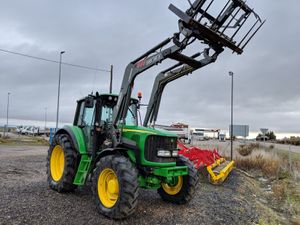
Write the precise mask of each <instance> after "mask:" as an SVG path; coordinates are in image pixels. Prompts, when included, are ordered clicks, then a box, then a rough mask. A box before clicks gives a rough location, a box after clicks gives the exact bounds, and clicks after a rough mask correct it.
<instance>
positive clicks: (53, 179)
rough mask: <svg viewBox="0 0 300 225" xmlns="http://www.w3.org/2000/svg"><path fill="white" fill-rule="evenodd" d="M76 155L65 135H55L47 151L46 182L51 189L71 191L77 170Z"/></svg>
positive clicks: (68, 138)
mask: <svg viewBox="0 0 300 225" xmlns="http://www.w3.org/2000/svg"><path fill="white" fill-rule="evenodd" d="M78 157H79V156H78V154H77V151H76V149H74V148H73V146H72V144H71V140H70V137H69V136H68V135H65V134H59V135H55V136H54V139H53V143H52V144H51V146H50V148H49V150H48V157H47V180H48V184H49V186H50V188H51V189H53V190H55V191H58V192H68V191H73V190H74V189H75V188H76V187H77V186H76V185H74V184H73V181H74V178H75V175H76V171H77V168H78Z"/></svg>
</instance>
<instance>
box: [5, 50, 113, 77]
mask: <svg viewBox="0 0 300 225" xmlns="http://www.w3.org/2000/svg"><path fill="white" fill-rule="evenodd" d="M0 51H1V52H5V53H10V54H14V55H19V56H24V57H27V58H31V59H36V60H42V61H46V62H52V63H58V64H59V61H56V60H52V59H46V58H42V57H37V56H33V55H28V54H23V53H20V52H13V51H9V50H5V49H0ZM61 64H63V65H66V66H72V67H77V68H81V69H87V70H95V71H101V72H107V73H109V72H110V70H106V69H100V68H94V67H90V66H83V65H78V64H72V63H65V62H61Z"/></svg>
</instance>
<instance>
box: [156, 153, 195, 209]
mask: <svg viewBox="0 0 300 225" xmlns="http://www.w3.org/2000/svg"><path fill="white" fill-rule="evenodd" d="M177 165H178V166H187V167H188V171H189V174H188V175H186V176H178V177H173V179H172V181H171V182H169V183H162V184H161V187H160V188H159V189H158V190H157V192H158V194H159V195H160V197H161V198H162V199H163V200H164V201H168V202H172V203H176V204H184V203H187V202H188V201H190V200H191V198H192V197H193V194H194V192H195V187H196V185H197V183H198V180H199V176H198V173H197V170H196V169H195V167H194V165H193V163H192V162H191V161H190V160H188V159H187V158H185V157H183V156H180V157H179V158H178V162H177Z"/></svg>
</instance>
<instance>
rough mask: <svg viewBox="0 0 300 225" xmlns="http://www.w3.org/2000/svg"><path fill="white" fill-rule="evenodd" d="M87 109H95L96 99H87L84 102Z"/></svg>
mask: <svg viewBox="0 0 300 225" xmlns="http://www.w3.org/2000/svg"><path fill="white" fill-rule="evenodd" d="M84 106H85V108H94V98H92V97H86V98H85V100H84Z"/></svg>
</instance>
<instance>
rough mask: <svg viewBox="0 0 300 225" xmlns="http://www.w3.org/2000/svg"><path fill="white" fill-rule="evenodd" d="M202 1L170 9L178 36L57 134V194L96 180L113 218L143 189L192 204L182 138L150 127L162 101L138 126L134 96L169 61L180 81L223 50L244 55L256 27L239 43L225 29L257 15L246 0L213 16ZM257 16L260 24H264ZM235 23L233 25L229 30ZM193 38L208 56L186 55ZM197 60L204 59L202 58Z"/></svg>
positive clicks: (86, 103) (87, 103)
mask: <svg viewBox="0 0 300 225" xmlns="http://www.w3.org/2000/svg"><path fill="white" fill-rule="evenodd" d="M189 2H190V1H189ZM211 2H213V0H212V1H211ZM190 3H191V2H190ZM205 3H206V0H195V1H194V3H193V4H191V5H190V8H189V9H188V10H187V11H185V12H183V11H181V10H180V9H178V8H177V7H175V6H174V5H170V7H169V9H170V10H171V11H172V12H174V13H175V14H176V15H177V16H178V17H179V18H180V19H179V32H177V33H175V34H174V35H173V36H172V37H171V38H167V39H166V40H164V41H163V42H161V43H160V44H158V45H156V46H155V47H153V48H152V49H150V50H149V51H147V52H146V53H145V54H143V55H141V56H140V57H138V58H137V59H135V60H133V61H132V62H130V63H129V64H128V66H127V67H126V70H125V74H124V77H123V81H122V86H121V89H120V92H119V94H118V95H114V94H99V93H96V94H95V95H88V96H87V97H85V98H83V99H81V100H79V101H78V102H77V109H76V113H75V118H74V122H73V125H72V126H65V127H63V128H61V129H59V130H57V131H56V133H55V135H54V137H53V141H52V143H51V145H50V148H49V151H48V160H47V174H48V183H49V186H50V187H51V188H52V189H54V190H56V191H58V192H68V191H72V190H74V189H76V188H77V187H78V186H83V185H85V184H87V183H88V182H89V181H91V183H92V191H93V194H94V198H95V201H96V204H97V205H98V209H99V211H100V212H101V213H102V214H103V215H105V216H107V217H110V218H114V219H120V218H125V217H127V216H129V215H130V214H131V213H133V211H134V208H135V206H136V205H137V199H138V195H139V189H140V188H146V189H155V190H157V192H158V194H159V195H160V196H161V198H162V199H163V200H165V201H168V202H172V203H176V204H184V203H187V202H188V201H189V200H191V198H192V197H193V194H194V191H195V187H196V185H197V183H198V175H197V171H196V169H195V168H194V166H193V164H192V163H191V162H190V161H189V160H188V159H186V158H184V157H182V156H178V149H177V136H176V135H174V134H172V133H169V132H167V131H162V130H158V129H154V128H153V127H151V126H149V127H147V124H148V121H149V118H150V121H151V120H152V118H153V116H154V117H155V118H156V115H157V112H156V111H158V105H159V101H160V97H159V98H158V101H155V102H156V103H155V104H153V103H152V104H150V105H152V106H155V107H154V108H155V109H154V111H153V110H152V109H151V110H150V111H149V113H147V115H146V120H145V122H144V126H139V125H138V111H139V108H140V105H141V104H140V99H135V98H132V97H131V94H132V89H133V85H134V81H135V78H136V77H137V76H138V75H139V74H141V73H142V72H144V71H145V70H148V69H150V68H151V67H153V66H154V65H157V64H160V63H161V62H163V61H164V60H165V59H171V60H175V61H176V64H175V65H174V67H172V68H169V69H167V71H172V69H174V68H178V67H180V66H181V65H182V66H183V67H182V73H181V72H180V73H178V74H179V76H181V75H183V74H188V73H191V72H193V71H195V70H197V69H199V68H202V67H204V66H206V65H208V64H210V63H212V62H214V61H215V60H216V59H217V56H218V55H219V54H220V53H221V52H222V51H223V50H224V47H228V48H230V49H231V50H233V51H234V52H236V53H238V54H241V53H242V52H243V48H244V47H245V46H246V44H247V43H248V42H249V40H250V39H251V38H252V37H253V35H254V34H253V35H250V37H248V38H247V36H248V35H249V34H250V33H251V31H252V30H253V29H254V27H255V26H253V27H252V28H251V29H250V31H249V32H247V35H246V36H245V37H244V38H243V40H242V41H241V42H240V43H239V44H237V42H236V41H233V38H229V37H228V36H226V32H225V31H226V30H227V28H228V29H229V28H234V27H235V28H237V31H236V32H238V31H239V30H240V28H241V27H242V26H243V24H244V22H245V21H246V20H247V19H248V18H249V17H250V15H251V14H253V13H254V12H253V10H252V9H250V8H249V7H248V6H247V5H246V4H245V3H244V1H242V0H229V1H228V3H227V4H226V6H225V7H224V8H223V10H222V11H221V12H220V14H219V15H218V16H217V17H213V16H212V15H210V14H209V12H208V8H209V7H207V4H205ZM210 5H211V3H210V4H209V6H210ZM236 11H238V12H243V14H241V15H240V18H238V19H235V20H234V19H232V18H235V17H236V16H237V15H239V14H238V13H236V14H235V12H236ZM233 15H235V16H233ZM254 15H255V18H256V20H257V22H256V23H255V25H256V24H261V25H262V24H263V23H262V22H261V20H260V19H259V17H258V16H257V15H256V14H255V13H254ZM202 19H203V21H202ZM204 21H205V22H204ZM231 21H235V23H236V25H235V26H231V25H230V23H231ZM261 25H260V26H259V27H258V28H257V30H258V29H259V28H260V27H261ZM223 29H224V30H223ZM257 30H255V31H254V32H255V33H256V31H257ZM233 35H234V36H235V34H234V33H233ZM194 41H201V43H203V44H204V45H205V46H206V47H205V49H204V51H202V52H200V53H196V54H194V55H192V56H187V55H185V54H183V50H184V49H185V48H187V46H189V45H191V44H192V43H193V42H194ZM243 42H244V43H245V44H244V45H242V43H243ZM241 46H242V47H241ZM192 49H195V47H194V48H192ZM199 56H202V58H201V59H197V58H198V57H199ZM174 79H175V77H172V78H171V80H174ZM158 86H159V85H158ZM163 87H164V85H163ZM163 87H162V88H163ZM160 93H161V92H160ZM155 94H156V93H153V95H155ZM155 96H157V94H156V95H155ZM158 96H160V95H158ZM150 99H153V98H150ZM155 99H156V98H155ZM151 101H152V100H151ZM152 102H153V101H152ZM152 106H151V107H152ZM148 114H149V115H148ZM154 121H155V119H154ZM141 122H142V121H141Z"/></svg>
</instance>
